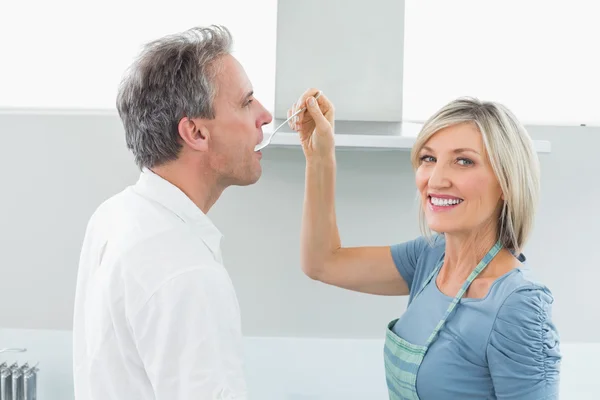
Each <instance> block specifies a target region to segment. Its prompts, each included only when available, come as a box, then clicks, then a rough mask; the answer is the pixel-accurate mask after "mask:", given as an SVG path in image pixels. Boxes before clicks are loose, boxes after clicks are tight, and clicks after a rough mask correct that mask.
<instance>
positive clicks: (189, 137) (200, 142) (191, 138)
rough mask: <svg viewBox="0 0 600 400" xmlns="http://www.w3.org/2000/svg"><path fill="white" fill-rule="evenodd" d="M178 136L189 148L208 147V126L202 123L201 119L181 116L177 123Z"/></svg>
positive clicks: (201, 148)
mask: <svg viewBox="0 0 600 400" xmlns="http://www.w3.org/2000/svg"><path fill="white" fill-rule="evenodd" d="M177 129H178V131H179V136H180V137H181V140H183V141H184V142H185V144H187V145H188V146H189V147H190V148H192V149H193V150H196V151H206V150H207V149H208V138H209V132H208V127H207V126H206V125H204V124H202V119H200V118H198V119H190V118H187V117H184V118H182V119H181V120H180V121H179V124H178V125H177Z"/></svg>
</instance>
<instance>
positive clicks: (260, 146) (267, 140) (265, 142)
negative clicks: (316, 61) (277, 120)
mask: <svg viewBox="0 0 600 400" xmlns="http://www.w3.org/2000/svg"><path fill="white" fill-rule="evenodd" d="M320 95H321V91H319V92H318V93H317V94H316V95H315V100H316V99H318V98H319V96H320ZM302 111H306V107H303V108H301V109H299V110H298V111H296V112H295V113H293V114H292V115H291V116H290V117H289V118H288V119H286V120H285V121H284V122H283V123H282V124H281V125H279V126H278V127H277V128H275V130H274V131H273V132H272V133H271V134H270V135H269V137H268V138H265V139H263V141H262V142H260V143H259V144H257V145H256V147H254V151H259V150H261V149H264V148H265V147H267V146H268V145H269V144H270V143H271V139H272V138H273V136H275V133H276V132H277V131H278V130H279V129H281V127H283V126H284V125H286V124H287V123H288V122H290V120H291V119H292V118H294V117H295V116H296V115H298V114H300V113H301V112H302Z"/></svg>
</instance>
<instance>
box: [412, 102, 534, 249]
mask: <svg viewBox="0 0 600 400" xmlns="http://www.w3.org/2000/svg"><path fill="white" fill-rule="evenodd" d="M462 123H472V124H474V125H475V126H476V127H477V128H478V129H479V132H481V136H482V137H483V143H484V146H485V151H486V153H487V156H488V158H489V160H490V164H491V166H492V169H493V171H494V174H495V175H496V178H497V179H498V182H499V184H500V187H501V189H502V193H503V194H504V204H503V205H502V211H501V213H500V220H499V229H498V237H497V240H500V241H501V243H502V245H503V246H504V247H505V248H507V249H509V250H512V251H514V252H516V253H517V254H518V253H519V252H520V251H521V250H522V249H523V247H524V245H525V243H526V242H527V239H528V238H529V235H530V233H531V230H532V227H533V221H534V219H535V211H536V208H537V203H538V198H539V192H540V167H539V160H538V157H537V153H536V152H535V149H534V147H533V141H532V140H531V137H530V136H529V133H528V132H527V130H526V129H525V127H524V126H523V125H522V124H521V123H520V122H519V121H518V119H517V118H516V117H515V115H514V114H513V113H512V112H511V111H510V110H509V109H508V108H506V107H504V106H503V105H501V104H498V103H495V102H489V101H480V100H478V99H476V98H472V97H464V98H459V99H456V100H454V101H451V102H450V103H448V104H446V105H445V106H444V107H442V108H441V109H440V110H438V111H437V112H436V113H435V114H434V115H433V116H431V117H430V118H429V119H428V120H427V121H426V122H425V124H424V125H423V128H422V129H421V132H419V135H418V136H417V140H416V142H415V145H414V146H413V148H412V152H411V161H412V165H413V168H414V169H415V170H416V169H417V168H418V166H419V164H420V160H419V153H420V151H421V149H422V148H423V146H424V145H425V143H426V142H427V141H428V140H429V139H430V138H431V137H432V136H433V135H434V134H435V133H436V132H438V131H439V130H441V129H443V128H446V127H449V126H452V125H457V124H462ZM419 205H420V206H419V207H420V210H419V221H420V226H421V231H422V232H423V234H424V235H425V236H427V237H430V236H431V231H430V230H429V227H428V226H427V223H426V221H425V214H424V212H423V209H422V207H421V202H419Z"/></svg>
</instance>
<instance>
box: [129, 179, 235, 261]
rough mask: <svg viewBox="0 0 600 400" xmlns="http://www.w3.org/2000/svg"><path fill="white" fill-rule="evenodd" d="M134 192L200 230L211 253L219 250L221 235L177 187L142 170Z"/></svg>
mask: <svg viewBox="0 0 600 400" xmlns="http://www.w3.org/2000/svg"><path fill="white" fill-rule="evenodd" d="M133 189H134V191H136V192H137V193H138V194H140V195H141V196H143V197H146V198H148V199H150V200H153V201H155V202H157V203H158V204H160V205H162V206H163V207H165V208H167V209H168V210H169V211H171V212H172V213H174V214H175V215H176V216H177V217H178V218H179V219H181V220H182V221H183V222H185V223H189V224H192V225H194V227H195V228H196V227H199V228H201V231H202V233H204V234H203V235H202V237H203V240H204V241H205V242H206V244H207V245H208V246H209V247H210V248H211V250H212V251H213V252H215V251H218V250H219V248H220V243H221V239H222V237H223V234H222V233H221V232H220V231H219V229H217V227H216V226H215V225H214V224H213V222H212V221H211V220H210V218H208V216H207V215H206V214H204V212H202V210H201V209H200V208H199V207H198V206H197V205H196V204H194V202H193V201H192V200H191V199H190V198H189V197H188V196H187V195H186V194H185V193H183V191H181V189H179V188H178V187H177V186H175V185H173V184H172V183H171V182H169V181H167V180H166V179H164V178H162V177H161V176H159V175H157V174H155V173H154V172H152V171H151V170H150V169H148V168H143V169H142V172H141V174H140V177H139V179H138V181H137V183H136V184H135V185H134V187H133Z"/></svg>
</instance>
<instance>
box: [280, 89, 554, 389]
mask: <svg viewBox="0 0 600 400" xmlns="http://www.w3.org/2000/svg"><path fill="white" fill-rule="evenodd" d="M316 93H317V91H316V90H314V89H310V90H308V91H307V92H305V93H304V95H303V96H302V97H301V98H300V100H299V101H298V103H297V104H296V105H295V106H294V107H293V108H292V109H291V110H290V113H291V112H295V111H296V109H297V108H299V107H302V106H304V105H305V104H307V107H308V109H307V111H304V112H302V113H301V114H299V115H298V117H297V118H295V119H293V120H292V121H291V122H290V126H291V127H292V128H293V129H294V130H296V131H297V132H299V134H300V138H301V141H302V147H303V149H304V154H305V156H306V160H307V163H306V187H305V199H304V200H305V201H304V210H303V218H302V232H301V264H302V269H303V271H304V272H305V273H306V274H307V275H308V276H309V277H311V278H313V279H317V280H319V281H322V282H324V283H327V284H330V285H335V286H338V287H342V288H346V289H350V290H355V291H359V292H364V293H372V294H378V295H409V303H408V308H407V310H406V311H405V312H404V314H402V316H401V317H400V318H399V319H397V320H394V321H392V322H390V323H389V325H388V327H387V333H386V342H385V351H384V360H385V369H386V378H387V385H388V390H389V395H390V399H421V400H428V399H435V400H438V399H460V400H465V399H519V400H527V399H554V398H558V383H559V366H560V360H561V354H560V351H559V337H558V333H557V330H556V328H555V326H554V324H553V322H552V320H551V307H552V302H553V298H552V295H551V293H550V291H549V290H548V289H547V288H546V287H545V286H543V285H540V284H538V283H535V282H533V281H531V280H530V279H529V278H528V277H527V273H526V269H525V267H524V266H523V265H522V263H523V262H524V261H525V257H524V256H523V255H522V254H521V250H522V248H523V246H524V244H525V243H526V241H527V239H528V238H529V235H530V233H531V228H532V223H533V220H534V214H535V208H536V207H535V205H536V203H537V199H538V192H539V167H538V160H537V155H536V153H535V151H534V149H533V146H532V141H531V140H530V138H529V136H528V134H527V132H526V131H525V129H524V128H523V126H522V125H521V124H520V123H519V122H518V121H517V119H516V118H515V117H514V116H513V114H512V113H511V112H510V111H509V110H507V109H506V108H504V107H503V106H501V105H499V104H495V103H489V102H480V101H477V100H474V99H458V100H456V101H453V102H451V103H449V104H447V105H446V106H445V107H443V108H442V109H441V110H439V111H438V112H437V113H436V114H435V115H433V116H432V117H431V118H430V119H429V120H428V121H427V122H426V123H425V124H424V126H423V129H422V130H421V132H420V134H419V136H418V138H417V140H416V143H415V145H414V147H413V149H412V153H411V159H412V163H413V166H414V168H415V171H416V184H417V188H418V191H419V193H420V197H421V201H420V206H421V214H422V217H423V218H422V219H421V220H422V222H423V223H422V227H423V228H424V229H423V230H424V232H423V236H421V237H418V238H416V239H414V240H411V241H408V242H406V243H401V244H397V245H393V246H380V247H354V248H344V247H341V243H340V237H339V233H338V228H337V223H336V215H335V208H334V204H335V200H334V187H335V177H336V161H335V146H334V136H333V126H334V108H333V105H332V104H331V102H330V101H329V100H328V99H327V97H326V96H325V95H321V96H320V97H319V99H318V100H317V101H318V103H315V101H314V97H313V96H314V95H315V94H316ZM431 231H434V232H437V234H435V235H433V234H431Z"/></svg>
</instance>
